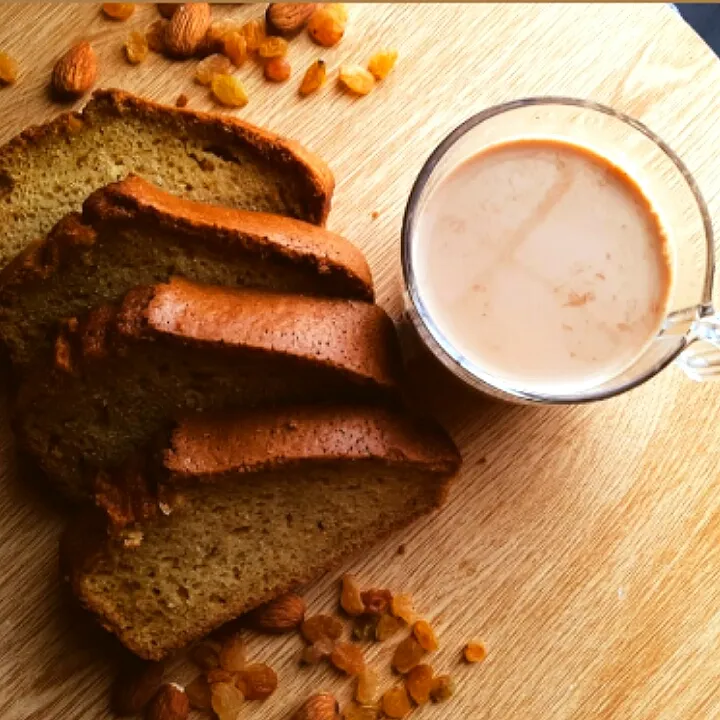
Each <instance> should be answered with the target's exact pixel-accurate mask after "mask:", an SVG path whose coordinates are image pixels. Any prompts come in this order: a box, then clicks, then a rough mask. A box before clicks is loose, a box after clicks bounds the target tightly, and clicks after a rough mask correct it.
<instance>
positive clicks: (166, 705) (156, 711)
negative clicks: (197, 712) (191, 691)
mask: <svg viewBox="0 0 720 720" xmlns="http://www.w3.org/2000/svg"><path fill="white" fill-rule="evenodd" d="M189 713H190V703H189V701H188V697H187V695H186V694H185V691H184V690H183V689H182V688H181V687H180V686H179V685H176V684H175V683H168V684H166V685H163V686H162V687H161V688H160V689H159V690H158V692H157V695H155V697H154V698H153V699H152V701H151V702H150V704H149V705H148V707H147V710H146V712H145V718H146V720H185V719H186V718H187V716H188V714H189Z"/></svg>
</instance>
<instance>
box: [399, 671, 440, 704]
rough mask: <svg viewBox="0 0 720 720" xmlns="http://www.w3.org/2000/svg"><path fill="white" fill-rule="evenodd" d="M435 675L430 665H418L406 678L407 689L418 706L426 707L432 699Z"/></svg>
mask: <svg viewBox="0 0 720 720" xmlns="http://www.w3.org/2000/svg"><path fill="white" fill-rule="evenodd" d="M433 675H434V673H433V669H432V667H430V665H416V666H415V667H414V668H413V669H412V670H411V671H410V672H409V673H408V674H407V675H406V676H405V688H406V689H407V691H408V693H409V695H410V697H411V698H412V699H413V700H414V701H415V702H416V703H417V704H418V705H424V704H425V703H426V702H427V701H428V700H429V699H430V691H431V690H432V687H433Z"/></svg>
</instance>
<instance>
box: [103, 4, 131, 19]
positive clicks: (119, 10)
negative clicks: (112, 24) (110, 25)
mask: <svg viewBox="0 0 720 720" xmlns="http://www.w3.org/2000/svg"><path fill="white" fill-rule="evenodd" d="M102 11H103V12H104V13H105V15H107V16H108V17H109V18H111V19H112V20H127V19H128V18H129V17H130V16H131V15H132V14H133V13H134V12H135V5H134V4H133V3H103V6H102Z"/></svg>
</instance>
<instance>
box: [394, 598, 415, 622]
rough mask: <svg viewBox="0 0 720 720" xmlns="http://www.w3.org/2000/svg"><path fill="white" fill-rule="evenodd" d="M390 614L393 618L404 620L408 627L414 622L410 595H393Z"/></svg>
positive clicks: (413, 609) (413, 610)
mask: <svg viewBox="0 0 720 720" xmlns="http://www.w3.org/2000/svg"><path fill="white" fill-rule="evenodd" d="M390 612H391V613H392V614H393V615H394V616H395V617H397V618H400V619H401V620H404V621H405V622H406V623H407V624H408V625H412V623H414V622H415V608H414V606H413V599H412V597H411V596H410V595H393V599H392V603H391V604H390Z"/></svg>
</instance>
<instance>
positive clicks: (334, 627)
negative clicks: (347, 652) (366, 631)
mask: <svg viewBox="0 0 720 720" xmlns="http://www.w3.org/2000/svg"><path fill="white" fill-rule="evenodd" d="M342 631H343V624H342V621H341V620H340V618H336V617H333V616H332V615H313V616H312V617H310V618H308V619H307V620H305V621H304V622H303V624H302V625H301V626H300V632H301V633H302V636H303V637H304V638H305V640H307V641H308V642H309V643H314V642H316V641H318V640H320V638H329V639H330V640H337V639H338V638H339V637H340V636H341V635H342Z"/></svg>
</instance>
